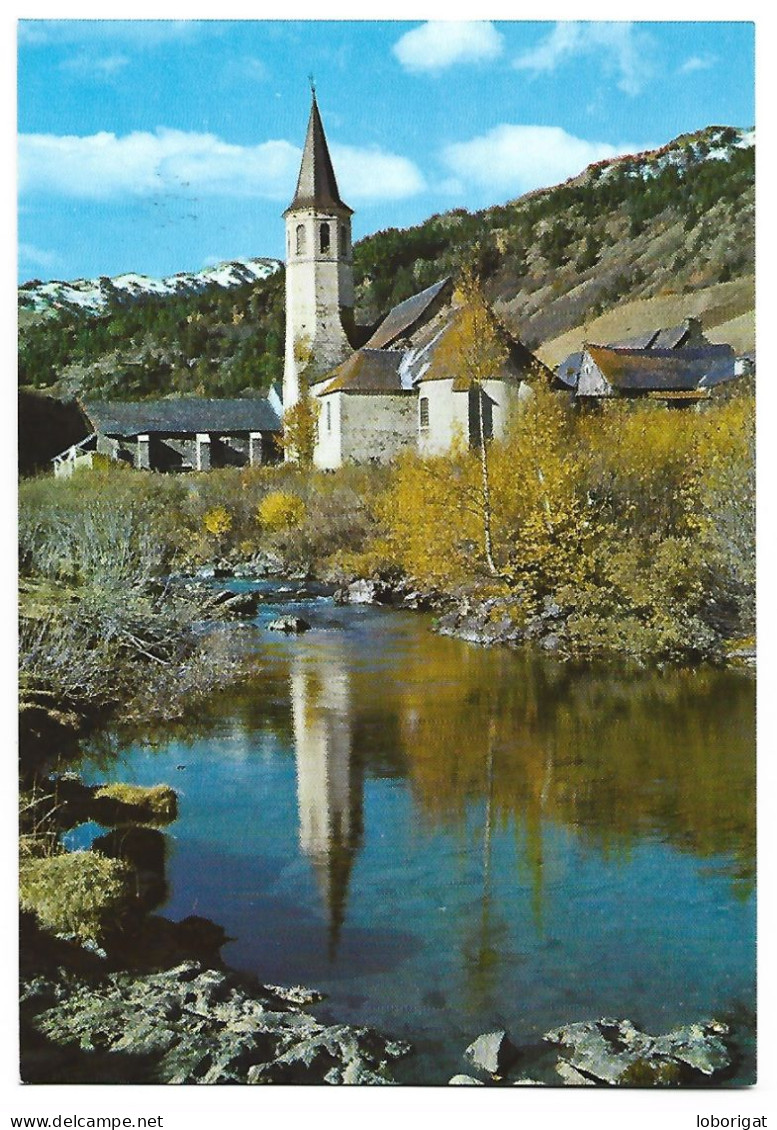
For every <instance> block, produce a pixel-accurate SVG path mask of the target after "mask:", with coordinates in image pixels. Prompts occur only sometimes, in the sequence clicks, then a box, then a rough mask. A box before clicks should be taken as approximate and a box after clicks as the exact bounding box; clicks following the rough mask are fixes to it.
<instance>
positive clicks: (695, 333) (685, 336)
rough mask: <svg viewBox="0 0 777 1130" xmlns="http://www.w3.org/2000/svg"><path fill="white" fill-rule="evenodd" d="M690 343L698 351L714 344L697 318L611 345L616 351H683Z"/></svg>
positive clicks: (647, 331) (652, 330) (687, 319)
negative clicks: (702, 329) (704, 332)
mask: <svg viewBox="0 0 777 1130" xmlns="http://www.w3.org/2000/svg"><path fill="white" fill-rule="evenodd" d="M688 343H690V348H697V349H701V348H702V347H703V346H705V345H711V344H712V342H710V341H708V340H707V338H706V337H705V336H704V334H703V333H702V332H701V322H700V321H699V320H698V319H697V318H686V319H685V321H684V322H683V323H682V324H681V325H679V326H668V327H667V328H665V329H660V328H659V329H655V328H654V329H651V330H645V331H644V333H641V334H637V335H636V336H635V337H628V338H624V339H623V340H622V341H611V342H610V343H609V344H610V345H611V346H612V347H613V348H616V349H620V348H624V349H682V348H683V347H685V346H686V345H687V344H688Z"/></svg>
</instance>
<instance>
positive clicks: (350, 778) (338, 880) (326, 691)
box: [290, 645, 362, 959]
mask: <svg viewBox="0 0 777 1130" xmlns="http://www.w3.org/2000/svg"><path fill="white" fill-rule="evenodd" d="M290 678H291V698H292V712H293V718H294V738H295V748H296V759H297V804H298V809H299V841H300V848H301V849H302V851H303V852H304V853H305V855H306V856H307V857H308V858H309V859H310V860H311V862H312V864H313V868H314V871H315V875H316V880H317V882H318V886H319V890H320V892H321V897H322V899H323V902H324V906H325V908H326V913H327V918H328V932H329V956H330V958H332V959H333V958H334V956H335V954H336V951H337V944H338V940H339V937H340V930H341V928H342V924H343V921H344V919H345V907H346V899H347V894H348V884H349V881H350V876H351V869H352V867H353V861H354V859H355V857H356V854H357V852H358V850H359V847H360V846H361V837H362V779H361V773H360V772H359V770H358V768H357V766H356V764H355V762H354V759H353V748H352V747H353V719H352V708H351V684H350V674H349V672H348V669H347V667H346V664H345V661H344V657H343V656H342V654H340V651H339V650H338V648H337V647H335V646H334V645H331V646H329V647H327V648H325V649H324V648H323V647H322V648H321V649H320V650H319V651H318V652H317V653H316V654H315V655H304V654H303V655H300V654H299V653H297V654H295V656H294V660H293V662H292V669H291V676H290Z"/></svg>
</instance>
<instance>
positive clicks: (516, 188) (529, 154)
mask: <svg viewBox="0 0 777 1130" xmlns="http://www.w3.org/2000/svg"><path fill="white" fill-rule="evenodd" d="M645 148H647V146H645V145H643V144H639V145H632V144H624V145H611V144H610V143H609V142H605V141H587V140H585V139H584V138H581V137H574V136H573V135H572V134H569V133H567V132H566V131H565V130H563V129H561V128H560V127H559V126H527V125H507V124H503V125H499V126H495V127H494V129H492V130H490V131H489V132H488V133H486V134H483V135H482V136H481V137H474V138H472V139H471V140H470V141H462V142H455V143H453V144H451V145H446V146H445V148H444V149H443V150H442V159H443V162H444V164H445V165H446V166H447V168H448V169H449V170H450V172H451V173H453V174H454V175H455V176H456V177H458V178H460V179H461V180H462V181H464V182H466V183H468V184H472V185H475V186H477V187H481V188H488V189H493V190H494V192H497V191H498V192H504V193H511V194H513V195H516V196H517V195H520V194H521V193H524V192H530V191H531V190H532V189H534V188H544V187H546V186H548V185H552V184H558V183H559V181H563V180H566V179H568V178H569V177H571V176H575V175H576V174H577V173H579V172H582V170H583V169H584V168H585V167H586V165H590V164H592V163H593V162H594V161H603V160H605V159H607V158H610V157H617V156H619V155H621V154H624V153H634V152H637V151H639V150H641V149H645Z"/></svg>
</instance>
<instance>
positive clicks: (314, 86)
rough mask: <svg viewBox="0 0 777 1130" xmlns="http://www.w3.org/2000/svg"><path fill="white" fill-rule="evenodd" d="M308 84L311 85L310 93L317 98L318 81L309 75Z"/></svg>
mask: <svg viewBox="0 0 777 1130" xmlns="http://www.w3.org/2000/svg"><path fill="white" fill-rule="evenodd" d="M308 82H309V83H310V93H311V94H312V95H313V97H314V98H315V97H316V80H315V79H314V78H313V75H312V74H309V75H308Z"/></svg>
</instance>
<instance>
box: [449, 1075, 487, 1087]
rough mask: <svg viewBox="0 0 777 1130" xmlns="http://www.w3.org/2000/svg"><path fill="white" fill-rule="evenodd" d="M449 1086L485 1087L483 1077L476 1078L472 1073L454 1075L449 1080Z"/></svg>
mask: <svg viewBox="0 0 777 1130" xmlns="http://www.w3.org/2000/svg"><path fill="white" fill-rule="evenodd" d="M448 1086H449V1087H484V1086H485V1083H484V1082H483V1080H482V1079H474V1078H473V1077H472V1075H454V1076H453V1077H452V1078H451V1079H449V1080H448Z"/></svg>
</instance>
